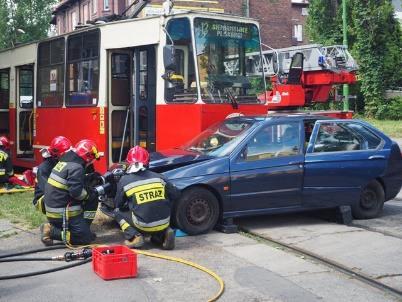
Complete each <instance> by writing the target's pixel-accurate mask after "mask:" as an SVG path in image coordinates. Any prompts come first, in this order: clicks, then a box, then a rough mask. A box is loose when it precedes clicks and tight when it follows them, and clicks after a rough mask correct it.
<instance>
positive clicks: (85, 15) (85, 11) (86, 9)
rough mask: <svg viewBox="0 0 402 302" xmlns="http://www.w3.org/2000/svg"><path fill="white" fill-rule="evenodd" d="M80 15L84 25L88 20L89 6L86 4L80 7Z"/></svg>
mask: <svg viewBox="0 0 402 302" xmlns="http://www.w3.org/2000/svg"><path fill="white" fill-rule="evenodd" d="M82 14H83V23H84V24H86V23H87V21H89V20H90V18H89V5H88V3H86V4H84V5H83V7H82Z"/></svg>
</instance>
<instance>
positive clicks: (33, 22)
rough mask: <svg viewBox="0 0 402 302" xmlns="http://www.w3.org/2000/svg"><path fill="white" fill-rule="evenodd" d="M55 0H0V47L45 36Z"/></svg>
mask: <svg viewBox="0 0 402 302" xmlns="http://www.w3.org/2000/svg"><path fill="white" fill-rule="evenodd" d="M55 2H56V0H51V1H48V0H0V47H1V48H6V47H12V46H13V45H15V44H16V43H25V42H30V41H35V40H38V39H42V38H45V37H46V36H47V34H48V31H49V28H50V23H49V22H50V20H51V11H52V7H53V5H54V3H55Z"/></svg>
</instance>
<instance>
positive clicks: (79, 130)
mask: <svg viewBox="0 0 402 302" xmlns="http://www.w3.org/2000/svg"><path fill="white" fill-rule="evenodd" d="M281 53H282V52H278V51H277V52H275V53H274V54H270V53H264V55H261V43H260V33H259V25H258V22H257V21H255V20H252V19H249V18H242V17H239V16H231V15H224V14H214V13H203V12H190V11H189V12H178V13H175V14H168V15H162V16H151V17H144V18H136V19H131V18H129V19H126V20H118V21H114V22H104V21H101V22H97V23H96V24H93V25H86V26H83V27H82V28H80V29H78V30H75V31H74V32H71V33H69V34H66V35H61V36H57V37H53V38H49V39H46V40H43V41H38V42H34V43H30V44H24V45H18V46H16V47H14V48H12V49H6V50H4V51H2V52H0V134H5V135H7V136H9V137H10V139H11V141H12V143H13V145H12V152H11V154H12V160H13V163H14V165H16V166H20V167H26V168H31V167H34V166H35V165H37V164H39V163H40V162H41V155H40V152H39V151H40V149H41V148H44V147H46V146H48V145H49V144H50V141H51V140H52V138H54V137H55V136H57V135H64V136H66V137H68V138H70V139H71V140H72V141H73V143H75V142H77V141H78V140H80V139H82V138H91V139H93V140H95V142H96V143H97V145H98V149H99V150H100V151H103V152H104V154H105V156H104V157H103V158H102V160H101V161H100V162H99V163H97V167H96V168H97V169H99V170H100V171H105V170H106V169H107V167H109V166H110V165H111V164H112V163H115V162H119V161H120V160H122V159H124V158H125V155H126V153H127V151H128V150H129V148H130V146H133V145H136V144H138V145H141V146H143V147H146V148H147V149H148V150H150V151H155V150H162V149H166V148H173V147H178V146H180V145H181V144H183V143H184V142H186V141H188V140H190V139H191V138H193V137H194V136H195V135H197V134H198V133H200V132H201V131H202V130H204V129H205V128H207V127H208V126H210V125H211V124H213V123H215V122H217V121H220V120H222V119H224V118H226V117H227V116H230V115H231V114H244V115H255V114H266V113H267V110H268V109H278V108H279V109H280V108H282V109H283V108H294V107H296V106H304V105H306V104H308V103H310V102H313V101H317V100H318V101H321V100H322V101H324V93H319V91H321V90H323V89H324V88H323V87H322V86H325V87H326V88H325V89H326V90H327V89H328V88H329V87H332V85H333V84H337V83H341V82H342V83H345V82H349V83H352V82H353V80H352V78H353V77H354V75H353V73H352V72H347V71H345V72H343V71H332V70H329V69H321V70H316V71H315V70H303V68H305V67H306V66H307V65H305V66H303V65H301V66H300V60H301V61H305V59H307V56H306V55H304V54H303V53H301V52H300V51H297V52H296V53H295V54H294V55H292V60H291V61H292V62H291V64H290V66H289V70H287V69H286V66H285V65H283V66H282V67H280V68H279V71H280V72H275V71H274V70H275V69H272V70H273V71H274V73H272V72H271V74H270V70H271V69H269V68H271V67H270V64H271V63H269V58H270V56H271V57H272V55H274V56H276V57H277V59H276V61H277V63H278V62H280V59H279V58H280V55H281ZM300 54H301V56H302V57H303V59H301V58H300ZM285 57H286V56H284V58H285ZM324 59H325V58H324ZM324 59H321V58H319V60H324ZM271 61H272V64H275V63H274V62H275V59H272V58H271ZM298 62H299V64H298ZM319 62H321V61H319ZM277 63H276V64H277ZM320 66H321V65H320ZM272 67H273V65H272ZM281 68H282V70H281ZM315 72H317V76H313V77H312V76H311V75H310V74H313V73H315ZM295 73H297V74H298V76H297V77H296V76H294V74H295ZM266 75H268V76H270V77H271V79H273V83H274V85H273V90H272V91H269V92H266V82H265V76H266ZM341 75H342V77H343V76H346V77H347V79H345V78H339V77H340V76H341ZM317 78H320V79H321V82H314V81H315V80H317ZM314 79H315V80H314ZM278 95H280V97H278ZM278 100H279V101H278Z"/></svg>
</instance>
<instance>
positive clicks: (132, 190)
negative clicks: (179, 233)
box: [114, 146, 179, 250]
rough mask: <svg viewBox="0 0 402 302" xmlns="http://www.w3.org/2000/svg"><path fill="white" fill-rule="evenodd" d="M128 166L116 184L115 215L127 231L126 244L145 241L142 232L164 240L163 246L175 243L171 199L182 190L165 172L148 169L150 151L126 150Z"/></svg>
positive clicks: (137, 246)
mask: <svg viewBox="0 0 402 302" xmlns="http://www.w3.org/2000/svg"><path fill="white" fill-rule="evenodd" d="M126 161H127V163H128V164H129V167H128V168H127V170H126V175H124V176H122V177H121V178H120V180H119V182H118V184H117V190H116V197H115V200H114V202H115V208H116V209H115V213H114V214H115V215H114V216H115V219H116V220H117V222H118V223H119V225H120V228H121V230H122V231H123V233H124V237H125V239H126V240H125V242H124V243H125V244H126V245H127V246H129V247H132V248H140V247H142V246H143V245H144V237H143V235H151V240H152V241H153V242H155V243H158V244H161V245H162V248H163V249H167V250H171V249H174V246H175V234H174V231H173V230H172V229H171V228H170V213H171V200H172V199H175V198H177V197H178V194H179V191H178V190H177V189H176V187H174V186H173V185H172V184H170V183H169V182H167V181H166V180H165V179H164V178H163V176H162V175H160V174H158V173H155V172H152V171H149V170H147V168H148V164H149V153H148V151H147V150H145V149H144V148H141V147H139V146H135V147H134V148H132V149H130V151H129V152H128V154H127V159H126Z"/></svg>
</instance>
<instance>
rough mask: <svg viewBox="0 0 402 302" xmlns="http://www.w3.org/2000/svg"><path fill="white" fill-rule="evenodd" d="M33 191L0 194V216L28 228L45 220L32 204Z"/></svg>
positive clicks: (34, 226)
mask: <svg viewBox="0 0 402 302" xmlns="http://www.w3.org/2000/svg"><path fill="white" fill-rule="evenodd" d="M32 199H33V192H25V193H13V194H2V195H0V218H3V219H8V220H10V221H11V222H12V223H17V224H21V225H23V226H25V227H28V228H32V229H33V228H37V227H39V225H40V224H41V223H42V222H45V221H46V217H45V215H43V214H42V213H41V212H39V211H37V210H36V209H35V207H34V206H33V205H32Z"/></svg>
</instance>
